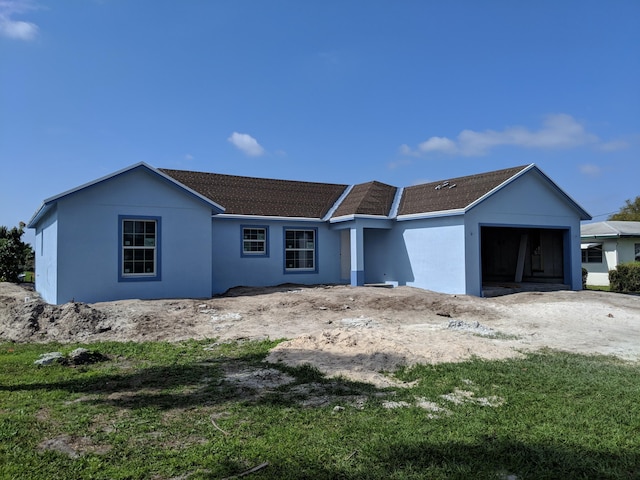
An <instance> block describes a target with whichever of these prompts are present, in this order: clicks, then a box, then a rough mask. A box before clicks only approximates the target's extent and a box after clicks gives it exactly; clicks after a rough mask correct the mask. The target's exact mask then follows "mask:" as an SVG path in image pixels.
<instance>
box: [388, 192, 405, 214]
mask: <svg viewBox="0 0 640 480" xmlns="http://www.w3.org/2000/svg"><path fill="white" fill-rule="evenodd" d="M403 193H404V187H399V188H398V189H397V190H396V196H395V198H394V199H393V203H391V211H390V212H389V218H395V217H397V216H398V209H399V208H400V201H401V200H402V194H403Z"/></svg>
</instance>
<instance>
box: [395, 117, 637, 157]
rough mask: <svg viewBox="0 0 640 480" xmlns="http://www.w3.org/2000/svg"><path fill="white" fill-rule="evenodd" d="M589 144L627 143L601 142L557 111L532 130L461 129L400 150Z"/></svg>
mask: <svg viewBox="0 0 640 480" xmlns="http://www.w3.org/2000/svg"><path fill="white" fill-rule="evenodd" d="M589 145H591V146H597V147H599V148H601V149H603V150H613V149H619V148H624V147H626V146H627V144H626V143H625V142H617V141H616V142H608V143H603V142H602V141H601V140H600V139H599V138H598V136H597V135H595V134H593V133H589V132H587V130H586V129H585V127H584V126H583V125H582V124H581V123H579V122H578V121H577V120H576V119H574V118H573V117H572V116H571V115H567V114H564V113H560V114H554V115H548V116H547V117H546V118H545V119H544V121H543V123H542V127H541V128H540V129H538V130H535V131H532V130H529V129H528V128H526V127H522V126H515V127H506V128H505V129H504V130H501V131H496V130H484V131H482V132H477V131H474V130H463V131H462V132H460V133H459V134H458V136H457V137H456V139H455V140H452V139H450V138H447V137H430V138H428V139H427V140H425V141H424V142H422V143H420V144H419V145H418V147H417V148H416V149H411V148H410V147H408V146H407V145H402V146H401V147H400V153H402V154H404V155H425V154H429V153H442V154H448V155H462V156H467V157H472V156H482V155H486V154H488V153H489V152H490V151H491V150H492V149H493V148H495V147H500V146H515V147H521V148H539V149H549V150H555V149H565V148H575V147H582V146H589Z"/></svg>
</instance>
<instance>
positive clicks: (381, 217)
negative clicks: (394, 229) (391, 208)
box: [329, 214, 390, 223]
mask: <svg viewBox="0 0 640 480" xmlns="http://www.w3.org/2000/svg"><path fill="white" fill-rule="evenodd" d="M358 218H364V219H372V220H390V218H389V217H386V216H384V215H364V214H361V215H358V214H351V215H342V216H340V217H335V218H332V219H331V220H329V223H338V222H348V221H350V220H356V219H358Z"/></svg>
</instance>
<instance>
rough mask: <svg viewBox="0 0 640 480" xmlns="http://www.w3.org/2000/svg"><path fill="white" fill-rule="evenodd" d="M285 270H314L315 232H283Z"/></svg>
mask: <svg viewBox="0 0 640 480" xmlns="http://www.w3.org/2000/svg"><path fill="white" fill-rule="evenodd" d="M285 239H286V241H285V268H287V269H303V270H313V269H314V268H315V231H314V230H286V231H285Z"/></svg>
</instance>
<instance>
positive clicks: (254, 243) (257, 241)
mask: <svg viewBox="0 0 640 480" xmlns="http://www.w3.org/2000/svg"><path fill="white" fill-rule="evenodd" d="M266 254H267V229H266V227H253V226H251V227H242V255H248V256H250V255H256V256H259V255H263V256H264V255H266Z"/></svg>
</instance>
